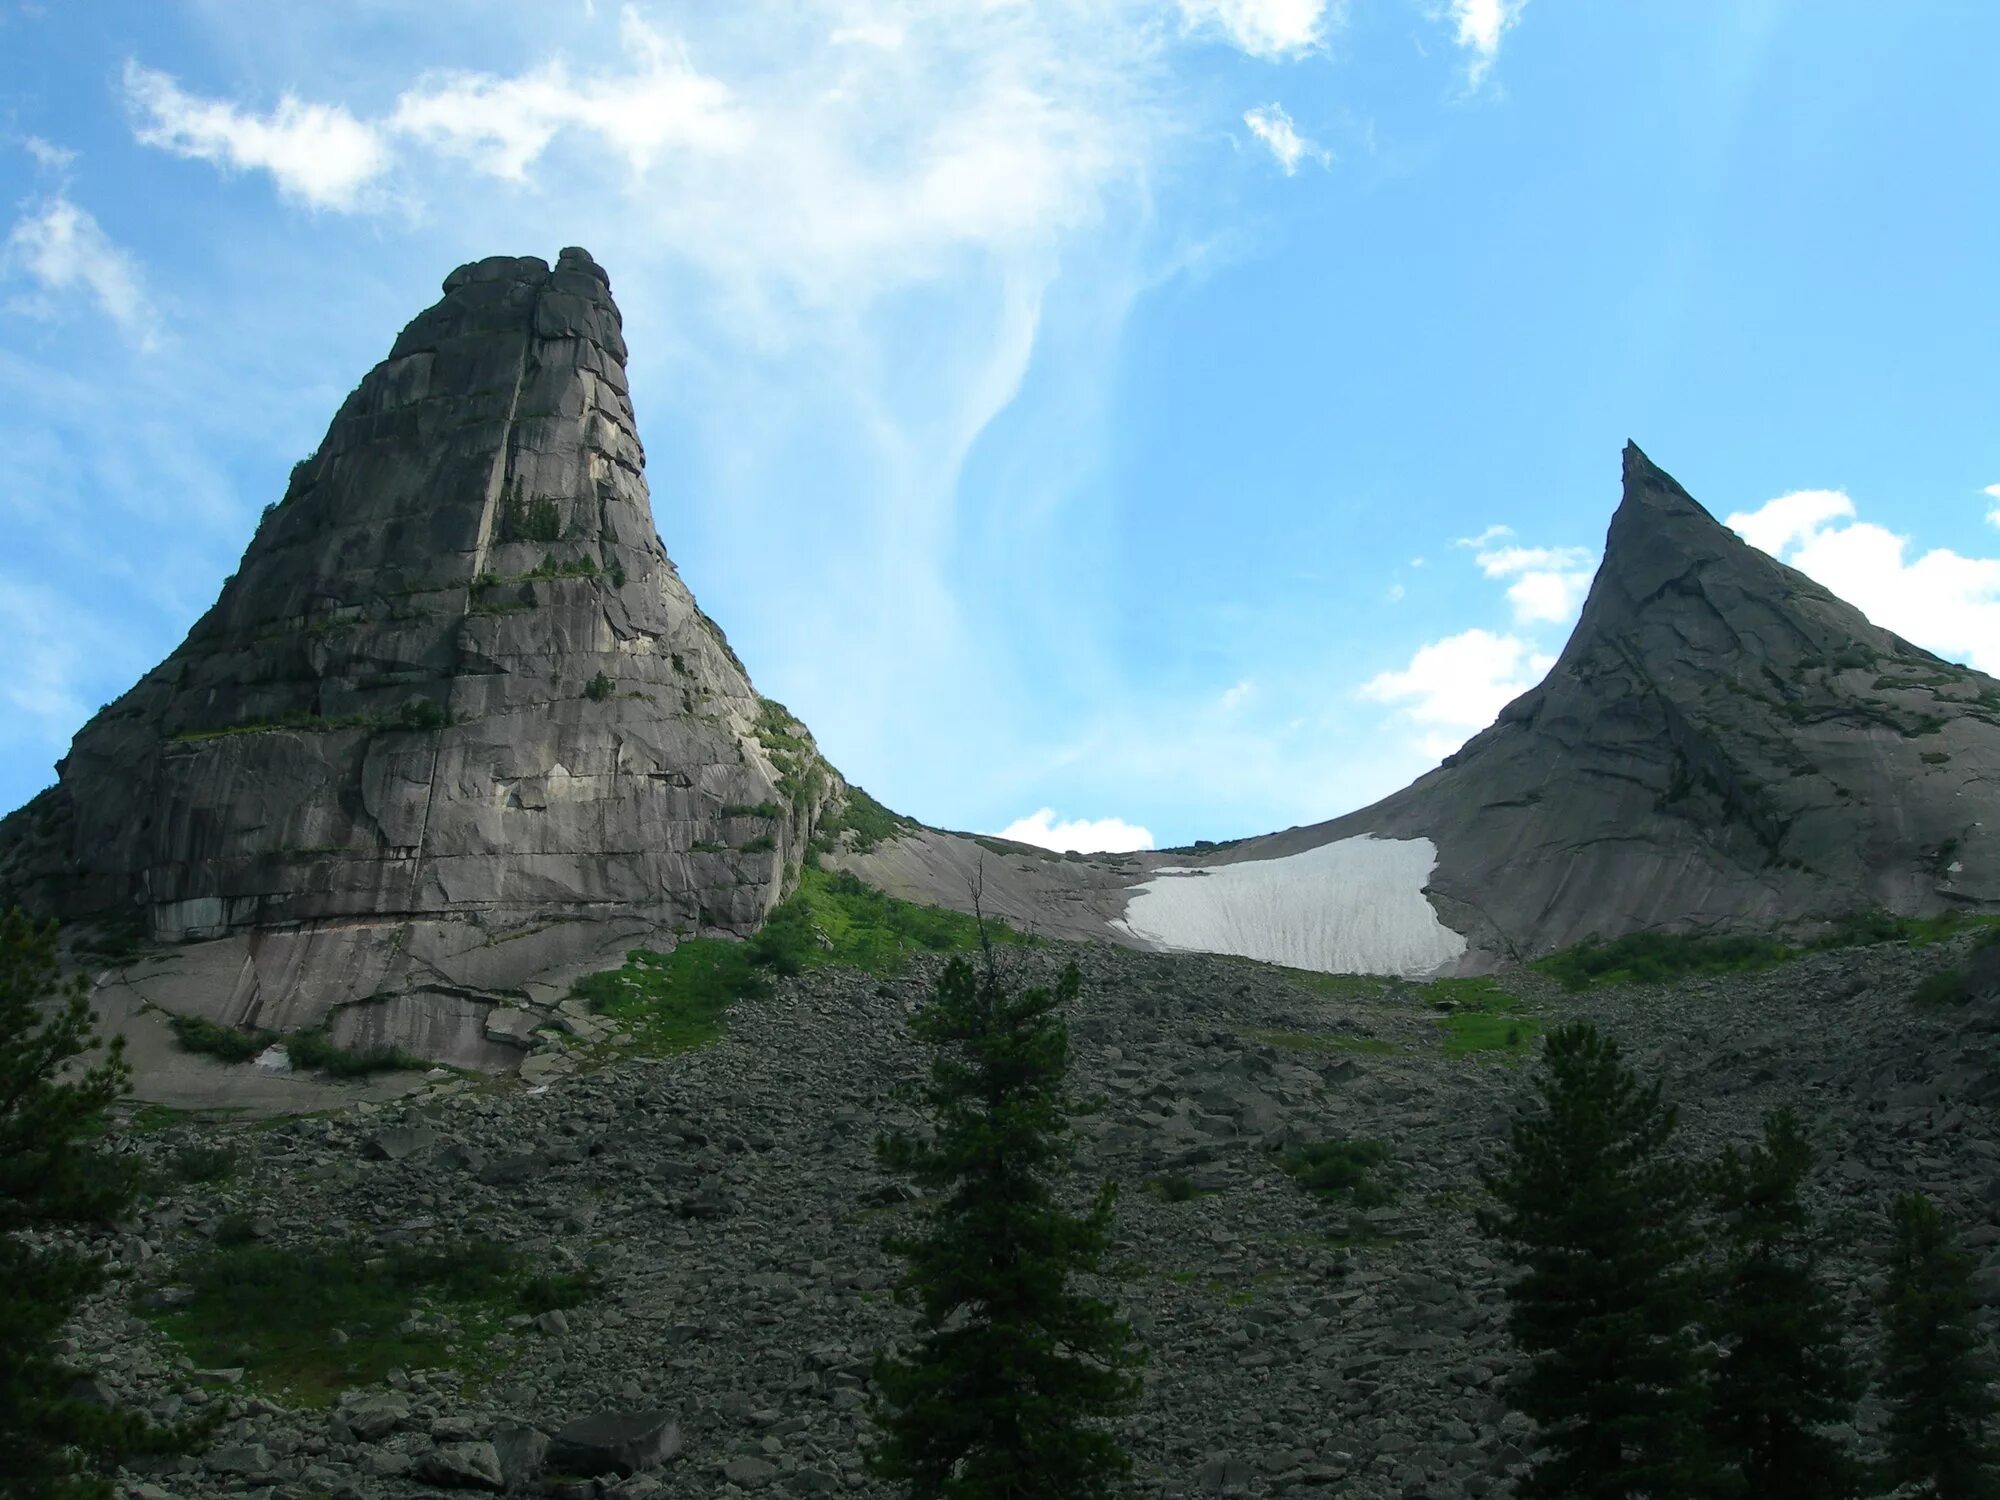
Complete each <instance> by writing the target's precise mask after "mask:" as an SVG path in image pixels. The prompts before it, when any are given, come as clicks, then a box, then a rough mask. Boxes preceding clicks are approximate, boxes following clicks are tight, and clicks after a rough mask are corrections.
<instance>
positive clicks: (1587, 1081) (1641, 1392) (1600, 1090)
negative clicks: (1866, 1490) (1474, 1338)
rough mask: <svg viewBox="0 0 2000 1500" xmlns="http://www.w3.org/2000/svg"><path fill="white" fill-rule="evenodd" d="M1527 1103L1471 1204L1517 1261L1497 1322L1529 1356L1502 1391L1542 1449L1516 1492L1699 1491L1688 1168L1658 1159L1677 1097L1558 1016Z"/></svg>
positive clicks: (1585, 1495) (1610, 1495)
mask: <svg viewBox="0 0 2000 1500" xmlns="http://www.w3.org/2000/svg"><path fill="white" fill-rule="evenodd" d="M1534 1089H1535V1092H1536V1094H1537V1095H1538V1096H1539V1099H1540V1107H1539V1108H1531V1109H1529V1110H1526V1111H1524V1112H1523V1113H1521V1114H1519V1115H1517V1116H1516V1117H1515V1119H1514V1120H1513V1122H1512V1123H1511V1125H1510V1127H1509V1130H1508V1136H1507V1146H1506V1150H1505V1153H1504V1155H1503V1156H1502V1158H1501V1160H1500V1162H1499V1164H1498V1166H1497V1167H1496V1168H1494V1169H1491V1170H1485V1171H1482V1172H1481V1174H1480V1180H1481V1181H1482V1182H1483V1183H1484V1184H1485V1187H1486V1190H1487V1192H1488V1193H1489V1194H1491V1196H1492V1198H1493V1200H1494V1203H1495V1205H1496V1206H1495V1207H1493V1208H1488V1209H1482V1210H1481V1211H1480V1212H1479V1214H1478V1223H1479V1226H1480V1229H1481V1230H1482V1231H1483V1232H1484V1233H1485V1234H1486V1235H1488V1236H1489V1237H1491V1238H1492V1239H1494V1240H1496V1241H1497V1242H1498V1243H1499V1245H1500V1246H1501V1248H1502V1250H1503V1251H1504V1252H1505V1254H1506V1255H1507V1256H1508V1258H1509V1259H1511V1260H1512V1261H1513V1262H1514V1265H1515V1266H1516V1267H1517V1269H1518V1274H1517V1275H1516V1276H1515V1278H1514V1279H1513V1281H1512V1282H1510V1283H1509V1285H1508V1287H1507V1297H1508V1302H1509V1307H1508V1329H1509V1331H1510V1332H1511V1333H1512V1335H1513V1338H1514V1342H1515V1344H1516V1345H1517V1346H1518V1347H1519V1348H1520V1349H1521V1350H1522V1352H1523V1353H1525V1354H1526V1355H1527V1356H1528V1360H1527V1361H1526V1363H1525V1364H1524V1365H1523V1366H1522V1367H1521V1369H1520V1370H1519V1372H1518V1373H1517V1374H1515V1375H1514V1376H1513V1377H1511V1379H1510V1380H1509V1381H1508V1383H1507V1386H1506V1390H1505V1395H1506V1398H1507V1400H1508V1402H1509V1404H1511V1405H1512V1406H1513V1407H1514V1408H1515V1409H1516V1410H1518V1411H1521V1412H1524V1413H1525V1414H1527V1415H1528V1416H1530V1417H1532V1418H1534V1420H1535V1421H1536V1423H1537V1424H1539V1426H1540V1429H1541V1433H1540V1441H1541V1444H1542V1447H1543V1449H1544V1451H1543V1453H1542V1454H1541V1456H1540V1457H1539V1458H1538V1459H1537V1460H1536V1461H1535V1463H1534V1465H1533V1467H1532V1468H1531V1469H1530V1470H1529V1471H1528V1473H1527V1474H1526V1475H1525V1476H1523V1478H1522V1480H1521V1482H1520V1484H1519V1486H1518V1487H1517V1489H1516V1493H1517V1494H1518V1495H1520V1496H1521V1497H1523V1500H1636V1497H1639V1496H1648V1497H1656V1496H1665V1495H1689V1494H1699V1493H1702V1492H1703V1491H1704V1489H1705V1488H1706V1486H1707V1485H1708V1483H1709V1482H1710V1477H1711V1476H1710V1473H1709V1470H1708V1467H1707V1464H1706V1460H1705V1456H1704V1445H1703V1443H1702V1441H1701V1421H1700V1381H1699V1364H1698V1361H1697V1357H1696V1346H1695V1338H1694V1330H1693V1323H1694V1316H1695V1307H1696V1297H1695V1283H1694V1279H1693V1260H1692V1257H1693V1253H1694V1250H1695V1247H1696V1239H1695V1235H1694V1232H1693V1229H1692V1227H1691V1226H1692V1212H1693V1207H1694V1203H1695V1199H1696V1184H1695V1180H1694V1175H1693V1173H1692V1172H1690V1171H1689V1170H1688V1169H1687V1168H1686V1167H1684V1166H1683V1165H1681V1164H1679V1163H1678V1162H1675V1161H1674V1160H1672V1159H1670V1158H1669V1157H1668V1156H1667V1155H1666V1154H1665V1153H1666V1146H1667V1143H1668V1141H1669V1139H1670V1138H1671V1137H1672V1135H1673V1131H1674V1123H1675V1112H1674V1109H1673V1107H1672V1106H1671V1105H1668V1104H1665V1103H1662V1102H1661V1098H1660V1086H1659V1084H1657V1083H1653V1084H1642V1083H1641V1082H1640V1081H1639V1079H1638V1078H1637V1077H1636V1076H1635V1075H1634V1074H1633V1072H1632V1070H1631V1069H1629V1068H1627V1067H1626V1066H1625V1064H1624V1062H1623V1060H1622V1059H1621V1058H1620V1056H1619V1051H1618V1044H1617V1043H1616V1042H1614V1041H1610V1040H1608V1039H1606V1038H1603V1037H1600V1036H1599V1035H1598V1033H1597V1029H1596V1028H1595V1027H1594V1026H1591V1025H1589V1024H1588V1023H1585V1022H1571V1023H1569V1024H1567V1025H1563V1026H1559V1027H1557V1028H1556V1029H1555V1030H1554V1031H1551V1032H1550V1033H1548V1035H1547V1036H1546V1037H1545V1038H1544V1040H1543V1048H1542V1057H1541V1061H1540V1065H1539V1067H1538V1069H1537V1071H1536V1075H1535V1078H1534Z"/></svg>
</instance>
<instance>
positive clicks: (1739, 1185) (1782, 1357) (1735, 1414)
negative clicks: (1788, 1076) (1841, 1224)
mask: <svg viewBox="0 0 2000 1500" xmlns="http://www.w3.org/2000/svg"><path fill="white" fill-rule="evenodd" d="M1812 1161H1813V1152H1812V1146H1811V1143H1810V1142H1808V1141H1807V1139H1806V1135H1805V1131H1804V1129H1803V1128H1802V1127H1801V1126H1800V1124H1799V1120H1798V1117H1797V1116H1796V1115H1794V1114H1793V1113H1792V1112H1791V1111H1790V1110H1777V1111H1774V1112H1773V1113H1771V1114H1770V1115H1767V1116H1766V1117H1765V1120H1764V1137H1763V1140H1762V1141H1761V1142H1759V1143H1758V1144H1757V1145H1754V1146H1752V1147H1750V1148H1749V1150H1748V1151H1744V1152H1739V1151H1738V1150H1737V1149H1736V1147H1734V1146H1729V1147H1727V1148H1725V1149H1724V1151H1723V1153H1722V1156H1721V1157H1720V1159H1719V1160H1718V1161H1716V1163H1715V1164H1714V1165H1713V1167H1712V1168H1711V1169H1710V1171H1709V1176H1708V1189H1709V1202H1710V1206H1711V1207H1712V1208H1713V1210H1714V1212H1715V1215H1716V1227H1717V1229H1718V1231H1719V1235H1718V1238H1719V1240H1720V1245H1719V1249H1720V1251H1721V1261H1720V1264H1719V1266H1718V1267H1717V1269H1716V1273H1715V1279H1714V1282H1713V1283H1712V1286H1711V1289H1710V1296H1709V1298H1708V1303H1707V1311H1706V1313H1705V1315H1704V1327H1705V1330H1706V1332H1707V1333H1708V1335H1709V1337H1710V1338H1711V1339H1712V1340H1713V1341H1714V1342H1715V1343H1716V1344H1717V1345H1718V1346H1719V1352H1718V1355H1717V1359H1716V1363H1715V1366H1714V1377H1713V1381H1712V1385H1711V1389H1710V1394H1709V1408H1708V1417H1707V1420H1708V1431H1709V1437H1710V1446H1711V1450H1712V1452H1713V1454H1714V1456H1715V1458H1716V1460H1717V1461H1718V1463H1719V1464H1720V1465H1721V1467H1722V1476H1721V1477H1722V1481H1723V1482H1722V1486H1721V1493H1723V1494H1725V1495H1741V1496H1755V1497H1757V1500H1847V1497H1849V1496H1852V1495H1854V1494H1856V1493H1858V1490H1859V1487H1860V1479H1861V1475H1860V1471H1859V1469H1858V1466H1857V1465H1856V1464H1855V1462H1854V1460H1853V1458H1852V1457H1851V1455H1849V1454H1848V1452H1847V1451H1846V1450H1845V1449H1844V1448H1843V1447H1842V1446H1841V1444H1840V1443H1839V1442H1837V1441H1836V1440H1835V1439H1834V1438H1833V1437H1832V1436H1831V1435H1830V1434H1828V1433H1827V1432H1826V1431H1825V1429H1826V1428H1827V1427H1829V1426H1831V1425H1833V1424H1835V1423H1839V1422H1844V1421H1846V1420H1848V1419H1849V1418H1850V1417H1851V1416H1852V1414H1853V1411H1854V1402H1855V1400H1856V1398H1857V1397H1859V1396H1860V1394H1861V1388H1862V1381H1861V1378H1860V1375H1859V1373H1858V1372H1857V1370H1856V1368H1855V1366H1854V1362H1853V1361H1852V1360H1851V1359H1850V1358H1849V1357H1848V1355H1847V1352H1846V1350H1845V1349H1844V1348H1843V1347H1842V1346H1841V1340H1840V1330H1841V1325H1842V1322H1843V1321H1844V1320H1843V1316H1842V1311H1841V1308H1840V1306H1839V1304H1838V1302H1836V1301H1835V1299H1834V1297H1833V1294H1832V1293H1831V1292H1830V1291H1829V1290H1828V1288H1827V1287H1826V1285H1825V1283H1824V1282H1823V1281H1822V1280H1821V1279H1820V1275H1819V1264H1818V1246H1817V1243H1816V1240H1815V1234H1814V1225H1813V1223H1812V1220H1811V1216H1810V1215H1809V1214H1808V1213H1807V1211H1806V1207H1805V1205H1804V1204H1803V1203H1801V1202H1800V1201H1799V1188H1800V1186H1801V1185H1802V1184H1803V1183H1804V1181H1805V1178H1806V1174H1807V1173H1808V1172H1809V1171H1811V1169H1812Z"/></svg>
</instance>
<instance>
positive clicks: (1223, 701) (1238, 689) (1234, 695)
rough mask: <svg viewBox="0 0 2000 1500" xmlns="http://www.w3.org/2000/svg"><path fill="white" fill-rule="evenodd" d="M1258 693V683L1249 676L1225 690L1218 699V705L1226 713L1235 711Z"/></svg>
mask: <svg viewBox="0 0 2000 1500" xmlns="http://www.w3.org/2000/svg"><path fill="white" fill-rule="evenodd" d="M1256 695H1257V684H1256V683H1255V682H1253V681H1251V679H1249V678H1248V677H1245V678H1243V679H1242V680H1240V681H1238V682H1236V683H1235V684H1233V685H1232V686H1230V687H1228V688H1225V689H1224V690H1223V693H1222V696H1221V697H1220V698H1218V699H1216V707H1218V708H1220V709H1221V710H1222V711H1223V712H1224V713H1233V712H1235V711H1236V710H1237V709H1239V708H1241V707H1242V706H1243V705H1244V704H1246V703H1248V702H1249V701H1250V700H1251V699H1252V698H1254V697H1255V696H1256Z"/></svg>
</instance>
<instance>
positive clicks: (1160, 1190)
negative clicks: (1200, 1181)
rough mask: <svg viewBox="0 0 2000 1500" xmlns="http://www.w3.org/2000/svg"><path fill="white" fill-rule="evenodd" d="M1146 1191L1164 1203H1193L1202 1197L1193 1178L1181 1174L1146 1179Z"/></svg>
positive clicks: (1167, 1174) (1168, 1174)
mask: <svg viewBox="0 0 2000 1500" xmlns="http://www.w3.org/2000/svg"><path fill="white" fill-rule="evenodd" d="M1146 1191H1147V1192H1149V1193H1151V1194H1152V1195H1153V1196H1154V1197H1155V1198H1158V1199H1159V1200H1160V1201H1161V1202H1162V1203H1191V1202H1193V1201H1194V1200H1195V1199H1196V1198H1199V1197H1201V1196H1202V1191H1201V1189H1200V1188H1198V1187H1196V1186H1195V1181H1194V1179H1193V1178H1192V1177H1189V1176H1186V1175H1184V1174H1183V1173H1180V1172H1169V1173H1166V1174H1165V1175H1163V1176H1159V1177H1149V1178H1147V1179H1146Z"/></svg>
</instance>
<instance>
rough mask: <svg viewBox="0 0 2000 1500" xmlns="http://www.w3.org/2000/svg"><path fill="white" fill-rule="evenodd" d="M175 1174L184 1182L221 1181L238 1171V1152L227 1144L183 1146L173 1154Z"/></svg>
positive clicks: (173, 1170)
mask: <svg viewBox="0 0 2000 1500" xmlns="http://www.w3.org/2000/svg"><path fill="white" fill-rule="evenodd" d="M172 1172H173V1175H174V1176H175V1177H176V1178H178V1179H179V1180H180V1181H182V1182H190V1183H192V1182H221V1181H222V1180H223V1179H225V1178H227V1177H233V1176H234V1175H235V1173H236V1153H235V1152H234V1151H232V1150H231V1149H230V1148H229V1147H227V1146H183V1147H182V1148H181V1149H180V1150H179V1151H176V1152H175V1153H174V1155H173V1162H172Z"/></svg>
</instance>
